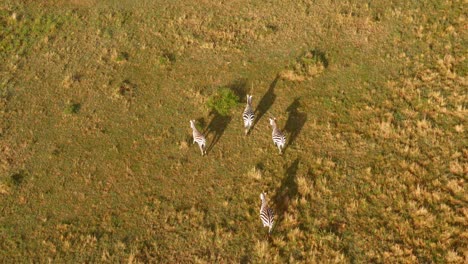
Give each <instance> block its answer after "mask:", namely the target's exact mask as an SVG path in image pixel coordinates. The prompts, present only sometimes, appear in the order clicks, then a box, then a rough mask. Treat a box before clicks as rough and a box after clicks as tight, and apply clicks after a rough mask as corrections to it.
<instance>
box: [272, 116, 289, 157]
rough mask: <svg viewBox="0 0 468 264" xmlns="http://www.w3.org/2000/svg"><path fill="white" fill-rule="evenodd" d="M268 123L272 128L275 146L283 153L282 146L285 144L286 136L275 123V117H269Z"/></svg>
mask: <svg viewBox="0 0 468 264" xmlns="http://www.w3.org/2000/svg"><path fill="white" fill-rule="evenodd" d="M270 125H271V127H272V128H273V133H272V135H271V136H272V138H273V143H274V144H275V146H277V147H278V149H279V153H280V154H282V153H283V149H284V146H285V145H286V136H285V135H284V134H283V132H281V130H280V129H279V128H278V127H277V125H276V118H270Z"/></svg>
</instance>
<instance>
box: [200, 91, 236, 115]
mask: <svg viewBox="0 0 468 264" xmlns="http://www.w3.org/2000/svg"><path fill="white" fill-rule="evenodd" d="M238 103H239V97H237V95H235V94H234V92H233V91H232V90H231V89H229V88H226V87H221V88H219V89H218V91H217V93H216V94H215V95H213V96H211V97H210V98H209V99H208V102H207V105H208V107H209V108H210V109H212V110H214V111H216V112H218V113H219V114H220V115H222V116H227V115H229V113H230V111H231V108H233V107H235V106H236V105H237V104H238Z"/></svg>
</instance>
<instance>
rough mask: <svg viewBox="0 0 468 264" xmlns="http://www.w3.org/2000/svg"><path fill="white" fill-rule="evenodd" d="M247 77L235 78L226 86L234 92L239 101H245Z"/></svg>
mask: <svg viewBox="0 0 468 264" xmlns="http://www.w3.org/2000/svg"><path fill="white" fill-rule="evenodd" d="M247 84H248V82H247V79H237V80H235V81H234V82H232V83H231V84H230V85H229V86H228V87H229V89H231V91H233V92H234V94H235V95H237V97H239V102H241V103H246V102H247V99H246V95H247Z"/></svg>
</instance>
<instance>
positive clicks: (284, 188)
mask: <svg viewBox="0 0 468 264" xmlns="http://www.w3.org/2000/svg"><path fill="white" fill-rule="evenodd" d="M298 167H299V159H296V160H294V162H293V163H291V165H290V166H289V167H288V168H287V169H286V173H285V177H284V179H283V181H282V182H281V186H280V188H279V190H278V191H277V192H276V195H275V197H274V198H273V200H274V201H275V202H276V215H277V216H278V218H277V219H278V220H277V224H275V225H278V224H279V222H280V221H282V218H281V216H282V215H283V214H284V212H286V211H287V210H288V206H289V201H291V200H292V199H293V198H294V197H295V196H297V183H296V180H295V179H296V174H297V169H298Z"/></svg>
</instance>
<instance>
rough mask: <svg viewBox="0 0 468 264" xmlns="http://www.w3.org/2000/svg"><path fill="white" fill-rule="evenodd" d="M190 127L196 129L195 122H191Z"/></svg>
mask: <svg viewBox="0 0 468 264" xmlns="http://www.w3.org/2000/svg"><path fill="white" fill-rule="evenodd" d="M190 127H191V128H192V129H194V128H195V120H190Z"/></svg>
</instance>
